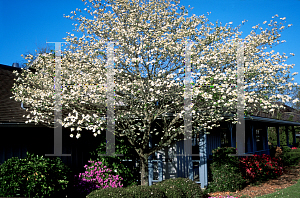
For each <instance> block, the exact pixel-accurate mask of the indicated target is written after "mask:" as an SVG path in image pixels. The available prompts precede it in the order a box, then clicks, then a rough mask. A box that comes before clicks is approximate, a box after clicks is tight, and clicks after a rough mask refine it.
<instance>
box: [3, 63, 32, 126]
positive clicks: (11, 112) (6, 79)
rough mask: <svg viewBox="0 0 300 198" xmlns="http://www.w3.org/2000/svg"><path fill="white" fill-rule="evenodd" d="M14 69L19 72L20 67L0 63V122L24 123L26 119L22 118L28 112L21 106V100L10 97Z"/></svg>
mask: <svg viewBox="0 0 300 198" xmlns="http://www.w3.org/2000/svg"><path fill="white" fill-rule="evenodd" d="M14 70H17V71H18V72H21V69H20V68H16V67H10V66H7V65H2V64H0V86H1V88H0V123H25V121H27V120H28V119H27V118H25V117H24V118H23V115H28V113H29V112H26V110H24V109H22V108H21V102H17V101H15V100H14V99H10V97H12V96H13V94H12V92H11V89H12V87H13V84H14V82H15V80H14V79H15V78H16V76H15V74H13V71H14Z"/></svg>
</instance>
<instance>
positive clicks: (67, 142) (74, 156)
mask: <svg viewBox="0 0 300 198" xmlns="http://www.w3.org/2000/svg"><path fill="white" fill-rule="evenodd" d="M14 70H17V71H18V72H19V73H20V72H21V68H18V67H11V66H7V65H2V64H0V86H1V88H0V135H1V138H0V164H2V163H4V162H5V161H6V160H8V159H10V158H11V157H18V158H25V157H26V152H27V151H28V152H29V153H34V154H36V155H39V156H45V154H54V129H53V128H49V127H46V126H44V125H35V124H34V123H27V124H25V121H27V120H28V119H27V118H25V117H23V115H27V114H29V112H26V108H29V107H28V106H26V105H25V104H22V103H21V102H17V101H15V100H14V99H10V97H12V96H13V94H12V93H11V89H12V87H13V84H14V78H16V77H15V75H14V74H13V71H14ZM70 134H71V131H70V129H69V128H64V127H63V128H62V154H71V156H60V157H59V158H60V159H61V160H62V161H63V162H64V163H65V164H66V165H67V166H69V167H70V168H71V170H72V171H73V173H74V174H77V175H78V173H82V172H84V171H85V168H84V165H85V164H87V163H88V160H89V159H90V157H91V155H90V154H89V152H91V151H95V150H96V148H97V147H99V143H100V141H101V140H103V135H102V136H101V135H98V136H97V137H95V136H93V132H91V131H86V130H85V129H83V130H82V131H81V137H80V138H79V139H76V138H70ZM104 135H105V134H104ZM101 138H102V139H101ZM47 157H48V158H53V157H51V156H47ZM54 158H55V157H54ZM124 163H127V164H128V165H132V164H133V163H134V162H131V163H130V162H124ZM135 166H136V165H135Z"/></svg>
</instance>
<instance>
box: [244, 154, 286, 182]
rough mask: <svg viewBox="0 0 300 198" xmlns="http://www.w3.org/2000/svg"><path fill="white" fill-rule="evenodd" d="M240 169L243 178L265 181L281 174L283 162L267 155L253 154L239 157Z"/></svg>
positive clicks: (251, 180)
mask: <svg viewBox="0 0 300 198" xmlns="http://www.w3.org/2000/svg"><path fill="white" fill-rule="evenodd" d="M240 170H241V172H242V175H243V177H244V179H248V180H249V181H250V182H251V183H252V182H254V181H267V180H269V179H272V178H277V177H278V176H280V175H282V174H283V164H282V162H281V160H280V159H277V158H272V159H271V157H270V156H269V155H266V154H263V155H254V156H249V157H248V156H247V157H243V158H241V159H240Z"/></svg>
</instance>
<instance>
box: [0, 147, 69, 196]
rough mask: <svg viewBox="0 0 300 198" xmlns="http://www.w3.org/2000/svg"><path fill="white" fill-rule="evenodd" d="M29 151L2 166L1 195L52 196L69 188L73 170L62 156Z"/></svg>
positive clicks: (0, 178)
mask: <svg viewBox="0 0 300 198" xmlns="http://www.w3.org/2000/svg"><path fill="white" fill-rule="evenodd" d="M26 154H27V157H26V158H25V159H19V158H17V157H13V158H10V159H9V160H7V161H5V162H4V163H3V164H2V165H1V166H0V186H1V188H0V197H15V196H25V197H29V196H30V197H50V196H54V195H57V194H58V193H59V192H62V191H63V190H65V189H66V188H67V184H68V180H69V179H70V178H68V175H69V174H70V169H69V168H68V167H67V166H66V165H65V164H64V163H63V162H62V161H61V159H59V158H58V157H57V158H56V159H53V160H51V159H49V158H43V156H40V157H39V156H34V155H33V154H29V153H28V152H27V153H26Z"/></svg>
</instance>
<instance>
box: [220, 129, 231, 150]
mask: <svg viewBox="0 0 300 198" xmlns="http://www.w3.org/2000/svg"><path fill="white" fill-rule="evenodd" d="M221 130H222V131H221V147H226V146H228V147H229V146H230V135H229V132H228V130H226V128H223V129H221Z"/></svg>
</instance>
